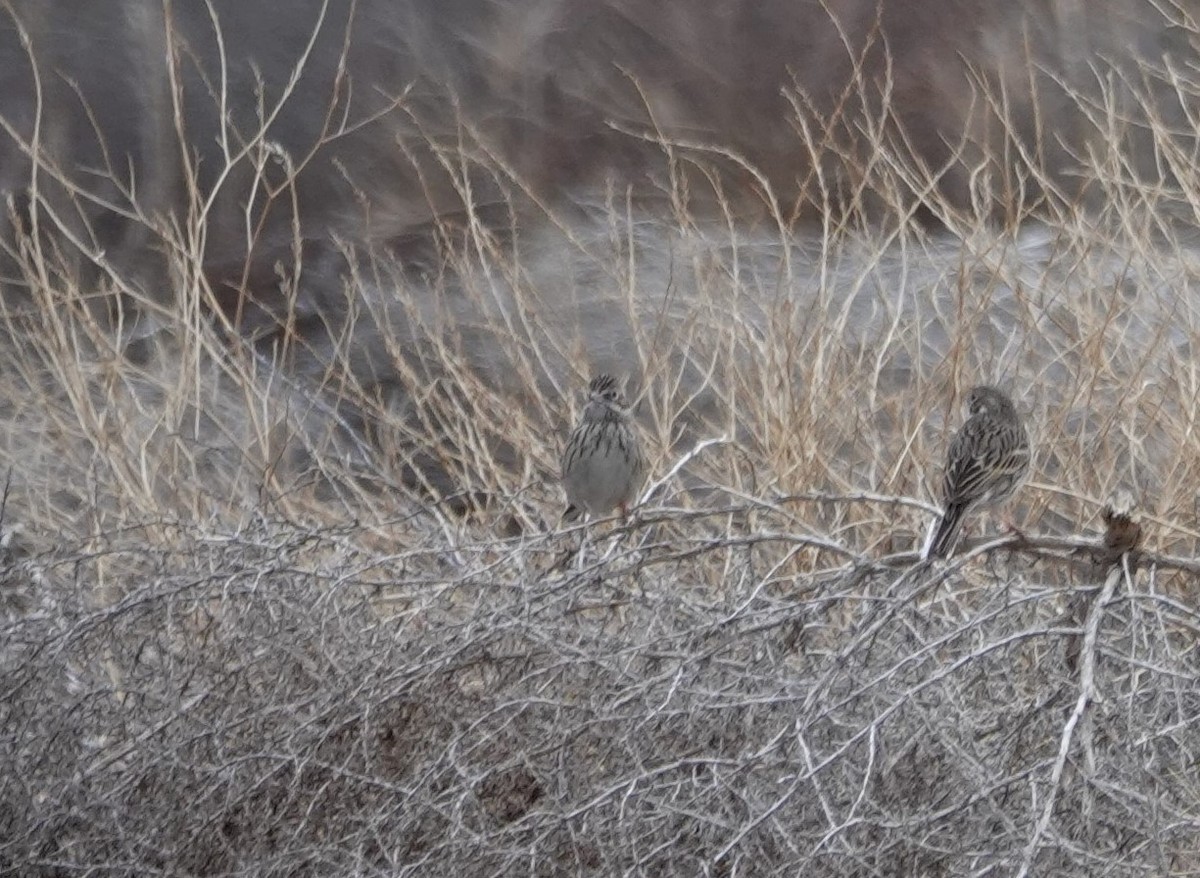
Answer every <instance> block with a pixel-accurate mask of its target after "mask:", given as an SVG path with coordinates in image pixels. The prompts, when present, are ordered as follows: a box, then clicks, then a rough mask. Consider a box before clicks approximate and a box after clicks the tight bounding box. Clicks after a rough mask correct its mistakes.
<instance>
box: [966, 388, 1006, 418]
mask: <svg viewBox="0 0 1200 878" xmlns="http://www.w3.org/2000/svg"><path fill="white" fill-rule="evenodd" d="M967 414H968V415H970V416H971V417H974V416H975V415H990V416H991V417H994V418H1002V419H1005V420H1011V421H1015V420H1017V409H1016V406H1014V405H1013V403H1012V400H1011V399H1009V398H1008V396H1007V395H1005V393H1004V392H1003V391H1002V390H997V389H996V388H995V387H988V386H986V385H980V386H979V387H972V388H971V392H970V393H968V394H967Z"/></svg>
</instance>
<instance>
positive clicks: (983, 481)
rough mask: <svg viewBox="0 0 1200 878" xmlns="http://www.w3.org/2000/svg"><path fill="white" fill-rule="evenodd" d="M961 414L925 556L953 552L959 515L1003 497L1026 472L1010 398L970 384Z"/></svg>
mask: <svg viewBox="0 0 1200 878" xmlns="http://www.w3.org/2000/svg"><path fill="white" fill-rule="evenodd" d="M967 415H968V417H967V420H966V423H964V424H963V425H962V429H961V430H959V431H958V433H957V434H955V436H954V438H953V439H952V440H951V441H950V449H949V453H948V455H947V461H946V474H945V477H944V480H943V482H942V517H941V518H940V519H939V520H938V522H937V525H936V526H935V528H934V530H933V537H932V538H931V539H930V541H929V546H928V548H927V549H926V552H925V557H926V558H945V557H947V556H948V555H949V554H950V553H951V552H953V551H954V547H955V545H956V544H957V543H958V537H959V530H960V528H961V527H962V521H963V517H964V516H965V515H966V514H967V513H968V512H971V511H972V510H974V509H978V508H979V507H981V506H991V505H994V504H997V503H1000V502H1001V501H1003V500H1005V499H1007V498H1008V497H1009V496H1011V495H1012V494H1013V492H1014V491H1016V490H1017V487H1018V486H1019V485H1020V484H1021V482H1022V481H1024V479H1025V475H1026V473H1027V472H1028V470H1029V436H1028V435H1027V434H1026V432H1025V427H1024V426H1023V425H1022V424H1021V418H1020V417H1019V416H1018V415H1017V410H1016V407H1015V406H1013V404H1012V400H1010V399H1009V398H1008V397H1007V396H1005V395H1004V394H1003V393H1002V392H1000V391H999V390H997V389H996V388H994V387H975V388H972V390H971V392H970V393H969V394H967Z"/></svg>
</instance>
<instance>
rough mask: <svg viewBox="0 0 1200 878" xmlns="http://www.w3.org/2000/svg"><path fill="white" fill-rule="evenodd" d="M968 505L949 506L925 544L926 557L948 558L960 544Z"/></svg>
mask: <svg viewBox="0 0 1200 878" xmlns="http://www.w3.org/2000/svg"><path fill="white" fill-rule="evenodd" d="M966 511H967V507H966V506H962V505H959V504H955V505H952V506H947V507H946V511H945V512H943V513H942V517H941V518H939V519H938V520H937V523H936V524H935V525H934V527H933V531H932V536H931V537H930V538H929V541H928V543H926V546H925V558H927V559H928V558H948V557H949V556H950V554H951V553H952V552H953V551H954V547H955V546H956V545H957V544H958V537H959V531H960V529H961V526H962V520H963V515H964V514H966Z"/></svg>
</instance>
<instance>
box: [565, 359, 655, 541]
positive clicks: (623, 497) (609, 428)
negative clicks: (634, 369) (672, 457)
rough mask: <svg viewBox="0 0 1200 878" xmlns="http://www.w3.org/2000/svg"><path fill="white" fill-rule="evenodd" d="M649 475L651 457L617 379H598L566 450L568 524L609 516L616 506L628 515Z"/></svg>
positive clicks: (609, 377)
mask: <svg viewBox="0 0 1200 878" xmlns="http://www.w3.org/2000/svg"><path fill="white" fill-rule="evenodd" d="M645 473H646V459H645V457H644V456H643V454H642V447H641V442H640V440H639V439H638V434H637V429H636V428H635V427H634V425H633V420H632V416H631V413H630V411H629V408H628V405H627V404H626V402H625V397H624V396H623V395H622V393H621V388H620V387H619V386H618V385H617V382H616V380H615V379H613V377H612V376H611V375H597V376H596V377H595V378H593V379H592V381H591V383H590V384H589V385H588V401H587V406H586V407H585V408H584V410H583V417H582V418H581V419H580V421H579V424H578V426H576V427H575V430H574V431H573V432H572V433H571V438H570V439H569V440H567V447H566V449H565V450H564V451H563V458H562V481H563V487H564V488H565V489H566V491H567V511H566V513H565V514H564V515H563V520H564V521H569V520H571V519H573V518H577V517H579V515H581V514H583V513H587V514H588V515H604V514H605V513H607V512H610V511H612V510H613V509H614V508H616V507H620V509H621V514H622V515H625V514H626V513H627V512H628V511H629V504H630V503H632V502H633V501H634V500H635V499H636V498H637V492H638V489H639V488H641V486H642V480H643V478H644V476H645Z"/></svg>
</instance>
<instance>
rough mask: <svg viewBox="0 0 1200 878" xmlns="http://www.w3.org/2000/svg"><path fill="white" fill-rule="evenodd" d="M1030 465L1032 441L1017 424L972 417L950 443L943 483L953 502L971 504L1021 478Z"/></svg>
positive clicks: (950, 503) (947, 494) (945, 493)
mask: <svg viewBox="0 0 1200 878" xmlns="http://www.w3.org/2000/svg"><path fill="white" fill-rule="evenodd" d="M1028 465H1029V443H1028V441H1027V440H1026V438H1025V431H1024V429H1023V428H1022V427H1021V426H1020V425H1017V424H1003V423H997V422H996V421H995V420H993V419H991V418H978V417H975V418H969V419H968V420H967V422H966V423H965V424H963V427H962V429H961V430H959V432H958V434H957V435H956V436H955V437H954V439H953V440H952V441H951V443H950V450H949V460H948V462H947V465H946V476H945V482H944V485H943V493H944V495H945V502H946V504H947V505H948V506H949V505H955V504H962V505H970V504H972V503H975V502H977V501H979V500H981V499H983V498H984V497H986V496H988V495H989V494H990V493H992V492H993V491H994V490H995V489H996V488H997V487H998V486H1000V485H1004V484H1005V483H1011V482H1012V481H1015V480H1016V479H1017V478H1019V477H1020V476H1021V475H1022V474H1023V473H1024V471H1025V468H1026V467H1027V466H1028Z"/></svg>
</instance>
